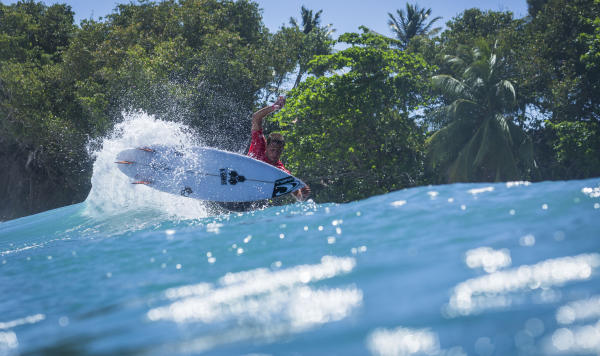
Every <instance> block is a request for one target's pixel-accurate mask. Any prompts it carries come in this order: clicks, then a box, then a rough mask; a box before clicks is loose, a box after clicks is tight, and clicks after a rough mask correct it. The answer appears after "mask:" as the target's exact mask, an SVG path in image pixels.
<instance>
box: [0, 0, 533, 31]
mask: <svg viewBox="0 0 600 356" xmlns="http://www.w3.org/2000/svg"><path fill="white" fill-rule="evenodd" d="M0 1H1V2H2V3H4V4H12V3H14V2H15V1H12V0H11V1H6V0H0ZM155 1H156V2H159V1H158V0H155ZM255 1H256V0H255ZM43 2H44V3H45V4H47V5H52V4H55V3H66V4H68V5H70V6H71V8H72V9H73V11H74V12H75V22H76V23H79V22H80V21H81V20H83V19H89V18H93V19H95V20H98V19H99V18H100V17H103V16H106V15H108V14H110V13H112V12H113V9H114V8H115V7H116V5H117V4H119V3H129V1H128V0H126V1H115V0H108V1H106V0H100V1H99V0H62V1H61V0H43ZM256 2H257V3H258V4H259V7H260V8H261V9H262V10H263V22H264V23H265V25H266V26H267V27H268V28H269V31H271V32H275V31H277V29H278V28H279V27H281V25H283V24H288V23H289V19H290V17H292V16H293V17H295V18H297V19H300V8H301V6H303V5H304V6H305V7H307V8H308V9H311V10H315V12H316V11H318V10H323V13H322V15H321V23H322V24H332V25H333V28H334V29H335V30H336V31H335V34H334V37H337V36H338V35H340V34H342V33H345V32H359V29H358V27H359V26H361V25H364V26H367V27H369V28H370V29H372V30H374V31H376V32H379V33H381V34H384V35H392V32H391V31H390V29H389V27H388V25H387V21H388V15H387V13H388V12H392V13H394V14H395V13H396V10H397V9H405V7H406V1H391V0H257V1H256ZM409 2H410V3H411V4H414V3H417V4H418V5H419V7H421V8H431V9H432V16H433V17H437V16H441V17H442V20H441V21H438V22H436V26H435V27H440V26H443V25H444V24H445V23H446V22H447V21H449V20H451V19H452V18H453V17H455V16H457V15H458V14H460V13H461V12H462V11H463V10H466V9H470V8H473V7H477V8H480V9H482V10H494V11H512V12H513V14H514V15H515V17H516V18H521V17H524V16H526V15H527V1H526V0H418V1H413V0H411V1H409Z"/></svg>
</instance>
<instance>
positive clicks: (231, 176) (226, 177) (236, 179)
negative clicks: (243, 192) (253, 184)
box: [219, 168, 246, 185]
mask: <svg viewBox="0 0 600 356" xmlns="http://www.w3.org/2000/svg"><path fill="white" fill-rule="evenodd" d="M219 176H220V177H221V184H222V185H227V183H229V184H231V185H236V184H238V183H243V182H245V181H246V177H244V176H242V175H240V174H238V172H236V171H229V172H228V170H227V169H226V168H221V169H219Z"/></svg>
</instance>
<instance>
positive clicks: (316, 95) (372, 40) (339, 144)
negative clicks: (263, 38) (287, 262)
mask: <svg viewBox="0 0 600 356" xmlns="http://www.w3.org/2000/svg"><path fill="white" fill-rule="evenodd" d="M363 30H364V31H365V32H364V33H362V34H357V33H346V34H343V35H341V36H340V38H339V41H340V42H344V43H345V44H347V45H348V46H349V47H348V48H346V49H344V50H341V51H339V52H337V53H333V54H330V55H326V56H317V57H315V59H314V60H313V61H311V63H310V66H311V67H310V70H311V71H314V72H318V73H322V72H327V74H328V75H324V76H319V77H312V76H311V77H309V78H307V79H306V81H304V82H302V83H301V84H300V85H299V86H298V88H296V89H294V90H292V91H291V92H290V93H289V94H288V100H287V103H286V106H285V107H284V108H283V109H282V110H281V112H280V113H279V114H277V116H275V118H276V119H277V121H278V122H277V123H278V126H279V127H278V129H279V130H281V131H282V133H283V134H284V135H285V137H286V141H287V143H286V150H285V153H284V154H285V157H284V160H285V162H286V166H287V167H288V168H289V169H291V170H292V171H293V172H294V173H295V174H297V175H298V176H300V177H302V178H303V179H304V180H305V181H306V182H307V183H309V184H310V185H311V188H312V189H313V192H314V196H315V200H316V201H319V202H326V201H336V202H343V201H350V200H355V199H362V198H365V197H368V196H371V195H373V194H381V193H385V192H389V191H391V190H396V189H401V188H404V187H408V186H414V185H418V184H421V183H423V180H424V177H423V171H424V170H423V166H424V164H423V163H424V149H423V145H424V140H425V135H424V130H422V128H421V127H419V126H418V125H416V124H415V122H414V120H412V118H411V117H409V115H410V114H411V113H412V112H413V111H414V110H416V109H417V108H419V107H422V106H423V105H424V103H425V102H426V101H427V98H425V97H423V95H422V93H424V92H427V91H428V90H427V89H426V87H427V86H428V81H427V78H428V77H429V76H430V75H431V70H432V69H431V67H430V66H429V65H427V63H426V62H425V61H424V60H423V58H422V57H421V56H418V55H415V54H412V53H409V52H406V51H402V50H400V49H396V48H393V47H391V46H390V43H391V42H394V41H395V40H392V39H388V38H386V37H384V36H380V35H377V34H374V33H371V32H369V31H368V29H366V28H363Z"/></svg>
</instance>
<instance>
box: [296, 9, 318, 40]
mask: <svg viewBox="0 0 600 356" xmlns="http://www.w3.org/2000/svg"><path fill="white" fill-rule="evenodd" d="M322 13H323V10H319V11H317V13H316V14H315V15H314V16H313V10H309V9H307V8H305V7H304V6H302V8H301V9H300V17H301V18H302V32H304V34H308V33H310V32H311V31H312V30H313V28H316V27H318V26H319V23H320V22H321V14H322ZM290 24H291V25H292V26H294V27H297V28H300V25H298V21H297V20H296V19H295V18H293V17H290Z"/></svg>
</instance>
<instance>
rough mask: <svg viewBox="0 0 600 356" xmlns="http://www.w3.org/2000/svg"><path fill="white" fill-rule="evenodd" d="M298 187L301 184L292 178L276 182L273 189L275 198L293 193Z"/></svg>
mask: <svg viewBox="0 0 600 356" xmlns="http://www.w3.org/2000/svg"><path fill="white" fill-rule="evenodd" d="M298 185H300V182H298V181H297V180H296V179H295V178H294V177H291V176H289V177H285V178H281V179H278V180H276V181H275V185H274V187H273V198H275V197H280V196H282V195H284V194H287V193H289V192H292V191H293V190H294V189H295V188H296V187H297V186H298Z"/></svg>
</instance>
